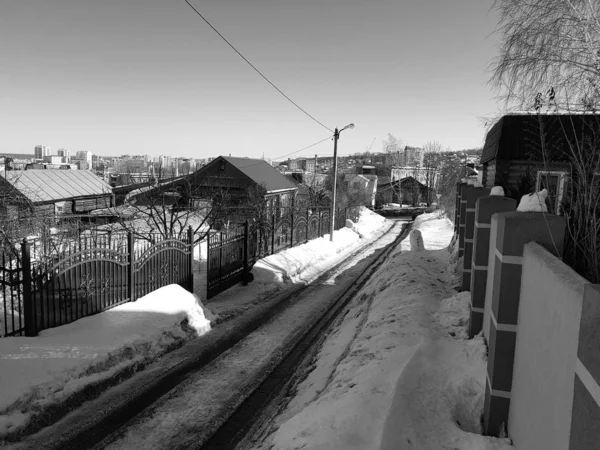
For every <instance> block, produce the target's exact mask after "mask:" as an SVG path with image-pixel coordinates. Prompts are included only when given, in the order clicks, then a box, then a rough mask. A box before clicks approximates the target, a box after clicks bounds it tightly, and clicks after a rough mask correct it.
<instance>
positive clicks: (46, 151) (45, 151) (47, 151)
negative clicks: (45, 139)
mask: <svg viewBox="0 0 600 450" xmlns="http://www.w3.org/2000/svg"><path fill="white" fill-rule="evenodd" d="M51 154H52V149H51V147H46V146H45V145H36V146H35V148H34V157H35V159H44V156H50V155H51Z"/></svg>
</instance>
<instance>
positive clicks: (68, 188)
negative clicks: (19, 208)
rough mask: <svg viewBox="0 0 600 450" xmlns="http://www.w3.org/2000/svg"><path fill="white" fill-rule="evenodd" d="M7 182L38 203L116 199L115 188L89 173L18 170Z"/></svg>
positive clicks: (9, 176)
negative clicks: (113, 191) (79, 199)
mask: <svg viewBox="0 0 600 450" xmlns="http://www.w3.org/2000/svg"><path fill="white" fill-rule="evenodd" d="M6 180H7V181H8V182H9V183H10V184H11V185H12V186H13V187H14V188H15V189H17V190H18V191H19V192H21V193H22V194H23V195H24V196H25V197H27V198H28V199H29V200H30V201H32V202H34V203H45V202H54V201H61V200H67V199H73V198H79V197H96V196H105V195H112V188H111V187H110V185H109V184H108V183H106V182H105V181H104V180H102V179H101V178H99V177H98V176H96V175H95V174H94V173H92V172H90V171H89V170H58V169H57V170H18V171H17V170H15V171H10V172H7V173H6Z"/></svg>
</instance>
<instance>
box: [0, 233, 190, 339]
mask: <svg viewBox="0 0 600 450" xmlns="http://www.w3.org/2000/svg"><path fill="white" fill-rule="evenodd" d="M193 243H194V239H193V233H192V230H191V228H190V229H188V232H187V234H186V235H185V236H183V238H182V239H165V238H163V237H162V236H161V235H159V234H149V235H147V236H146V239H135V237H134V236H133V235H132V234H131V233H125V232H120V233H89V234H85V235H81V236H79V237H78V238H77V239H76V240H70V241H68V240H62V241H61V242H60V244H59V245H58V244H56V243H55V244H56V245H53V246H52V247H51V248H52V250H51V251H48V247H46V248H42V247H40V246H38V245H37V243H36V242H33V243H30V242H27V241H24V242H23V243H22V244H21V250H20V251H18V252H16V254H15V256H13V257H12V258H11V259H10V260H8V258H7V256H6V255H3V256H2V267H0V276H1V279H0V293H1V294H2V306H3V312H2V319H3V322H4V323H3V328H4V329H3V335H4V336H12V335H22V334H25V335H26V336H35V335H36V334H37V333H38V332H39V331H41V330H44V329H46V328H51V327H56V326H60V325H64V324H67V323H70V322H73V321H75V320H78V319H81V318H82V317H86V316H89V315H92V314H96V313H99V312H101V311H105V310H107V309H110V308H113V307H115V306H117V305H119V304H122V303H125V302H130V301H135V300H137V299H138V298H140V297H143V296H144V295H146V294H148V293H150V292H152V291H154V290H156V289H158V288H160V287H162V286H166V285H169V284H179V285H180V286H182V287H184V288H186V289H188V290H189V291H190V292H192V291H193V277H192V258H193V251H192V250H193Z"/></svg>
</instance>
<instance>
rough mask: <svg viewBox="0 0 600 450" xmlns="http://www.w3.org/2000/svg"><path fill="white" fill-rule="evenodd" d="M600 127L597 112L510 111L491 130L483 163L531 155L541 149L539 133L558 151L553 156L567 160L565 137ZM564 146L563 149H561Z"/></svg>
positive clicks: (571, 136)
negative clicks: (526, 112) (530, 112)
mask: <svg viewBox="0 0 600 450" xmlns="http://www.w3.org/2000/svg"><path fill="white" fill-rule="evenodd" d="M590 127H593V128H595V129H596V130H597V129H598V128H600V116H599V115H598V114H593V113H589V114H585V113H580V114H560V113H559V114H541V115H538V114H522V113H521V114H518V113H517V114H507V115H505V116H503V117H501V118H500V119H499V120H498V122H496V123H495V124H494V126H492V128H491V129H490V131H488V133H487V135H486V138H485V144H484V146H483V151H482V153H481V160H480V162H481V164H484V163H487V162H489V161H491V160H493V159H501V160H511V159H529V157H530V155H532V154H536V153H538V152H539V151H540V136H541V135H543V136H544V138H545V144H546V148H552V149H553V150H555V151H558V152H557V153H554V156H555V157H557V158H558V159H560V160H566V159H568V157H567V146H566V142H565V138H566V139H572V138H574V136H575V135H576V134H577V135H579V134H580V133H581V132H582V131H584V130H585V129H586V128H590ZM561 149H564V150H565V151H564V152H561V151H560V150H561Z"/></svg>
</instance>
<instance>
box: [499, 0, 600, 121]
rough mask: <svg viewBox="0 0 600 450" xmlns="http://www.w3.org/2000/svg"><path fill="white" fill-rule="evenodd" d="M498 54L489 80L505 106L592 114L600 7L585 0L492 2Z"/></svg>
mask: <svg viewBox="0 0 600 450" xmlns="http://www.w3.org/2000/svg"><path fill="white" fill-rule="evenodd" d="M493 8H494V9H495V10H497V11H498V12H499V13H500V23H499V27H498V32H499V34H500V35H501V36H502V42H501V47H500V53H499V55H498V56H497V57H496V58H495V59H494V61H493V63H492V66H491V68H492V70H493V76H492V79H491V81H492V82H493V84H494V85H495V86H497V87H498V88H504V89H505V92H504V93H503V97H504V99H505V101H506V104H507V106H511V105H512V106H516V107H520V108H523V109H528V110H529V109H537V110H538V111H539V110H540V109H541V108H542V107H543V106H544V105H550V106H551V107H556V108H558V109H564V108H569V109H571V108H575V109H593V110H595V109H597V106H598V101H599V100H600V96H599V88H600V86H599V84H598V83H599V81H600V79H599V75H600V47H599V44H600V3H599V2H597V1H590V0H494V2H493Z"/></svg>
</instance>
